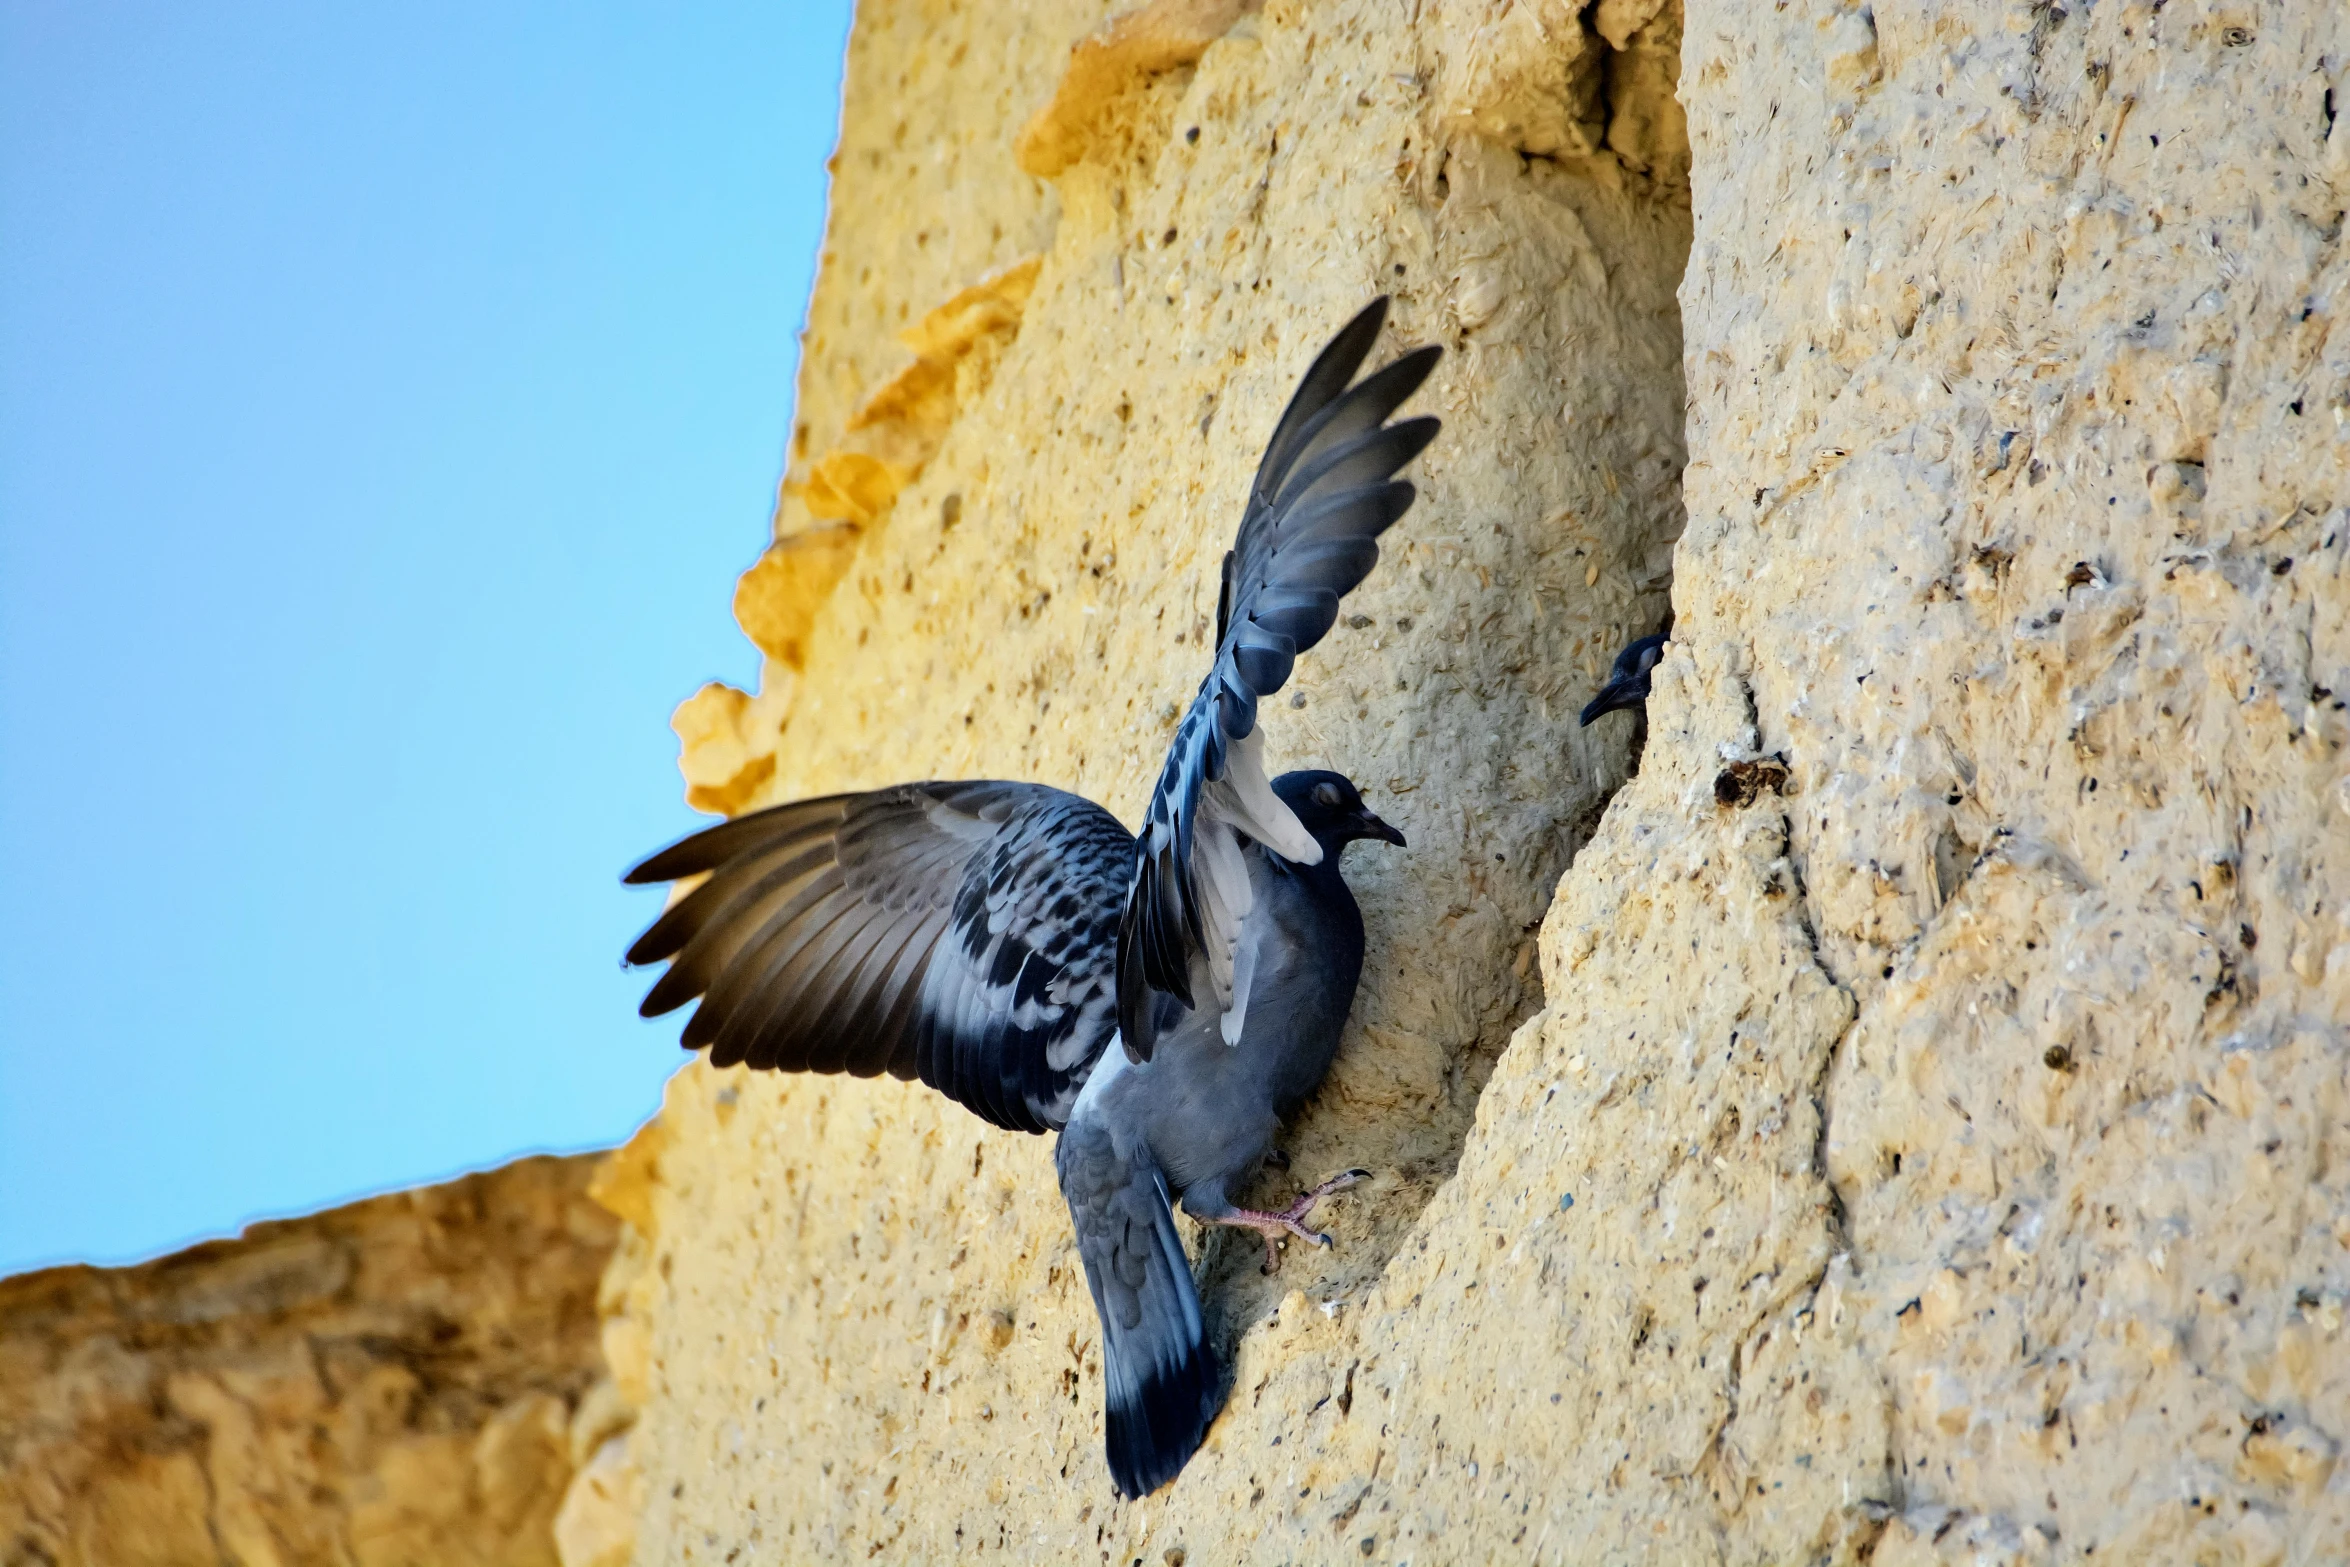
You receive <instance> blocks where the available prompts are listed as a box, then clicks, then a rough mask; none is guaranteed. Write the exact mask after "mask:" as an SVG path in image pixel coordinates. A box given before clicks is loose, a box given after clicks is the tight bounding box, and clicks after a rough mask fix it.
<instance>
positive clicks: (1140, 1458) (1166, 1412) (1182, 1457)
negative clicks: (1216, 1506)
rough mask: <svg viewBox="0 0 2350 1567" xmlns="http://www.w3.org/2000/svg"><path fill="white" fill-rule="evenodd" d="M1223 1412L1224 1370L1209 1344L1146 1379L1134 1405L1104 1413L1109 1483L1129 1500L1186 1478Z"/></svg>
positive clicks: (1113, 1407) (1114, 1403) (1117, 1403)
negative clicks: (1185, 1470)
mask: <svg viewBox="0 0 2350 1567" xmlns="http://www.w3.org/2000/svg"><path fill="white" fill-rule="evenodd" d="M1223 1407H1224V1376H1223V1368H1222V1367H1220V1366H1219V1365H1218V1364H1217V1363H1216V1356H1215V1353H1214V1352H1213V1351H1212V1350H1210V1349H1209V1348H1208V1346H1207V1345H1206V1344H1204V1343H1203V1344H1196V1345H1194V1346H1192V1349H1191V1352H1190V1353H1189V1354H1188V1355H1187V1356H1186V1357H1185V1358H1184V1359H1183V1360H1182V1361H1181V1362H1180V1363H1179V1364H1177V1365H1174V1366H1170V1367H1167V1368H1164V1370H1163V1371H1162V1372H1161V1373H1160V1374H1157V1375H1154V1376H1150V1377H1146V1378H1145V1379H1143V1381H1142V1384H1141V1387H1140V1389H1139V1390H1138V1391H1137V1393H1136V1395H1135V1397H1134V1399H1133V1401H1132V1402H1124V1401H1112V1402H1111V1403H1110V1404H1109V1405H1108V1406H1107V1408H1106V1409H1105V1410H1104V1416H1105V1419H1104V1426H1105V1431H1104V1435H1105V1437H1106V1438H1107V1446H1108V1449H1109V1460H1110V1480H1111V1483H1112V1484H1114V1485H1116V1486H1117V1487H1118V1494H1119V1495H1120V1496H1123V1497H1126V1498H1128V1499H1129V1500H1133V1499H1135V1498H1139V1497H1144V1496H1148V1495H1150V1494H1151V1492H1153V1491H1155V1490H1157V1489H1158V1488H1159V1487H1160V1486H1162V1485H1165V1484H1166V1483H1167V1482H1168V1481H1170V1480H1172V1479H1174V1478H1175V1477H1176V1476H1177V1475H1178V1474H1181V1473H1182V1472H1183V1466H1184V1465H1185V1464H1187V1463H1189V1462H1191V1455H1192V1454H1194V1453H1196V1452H1198V1451H1199V1445H1200V1443H1201V1442H1202V1441H1203V1440H1205V1439H1206V1437H1207V1434H1208V1427H1209V1426H1211V1425H1213V1424H1215V1421H1216V1415H1217V1412H1218V1411H1219V1410H1221V1409H1222V1408H1223Z"/></svg>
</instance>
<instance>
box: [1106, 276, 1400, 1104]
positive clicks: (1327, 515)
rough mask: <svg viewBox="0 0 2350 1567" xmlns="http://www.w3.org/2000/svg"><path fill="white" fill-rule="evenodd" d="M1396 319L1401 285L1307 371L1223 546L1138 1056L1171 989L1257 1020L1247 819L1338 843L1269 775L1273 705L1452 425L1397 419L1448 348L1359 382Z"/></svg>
mask: <svg viewBox="0 0 2350 1567" xmlns="http://www.w3.org/2000/svg"><path fill="white" fill-rule="evenodd" d="M1386 319H1387V301H1386V300H1385V299H1379V300H1375V301H1373V302H1372V303H1371V305H1370V306H1369V307H1368V308H1366V309H1365V310H1363V312H1362V313H1361V314H1359V315H1357V316H1356V317H1355V318H1354V320H1352V321H1350V322H1348V323H1347V325H1346V326H1345V327H1344V328H1342V329H1341V330H1340V331H1339V333H1338V335H1337V336H1336V337H1335V338H1333V339H1332V340H1331V342H1330V345H1329V346H1328V347H1327V348H1325V349H1323V350H1322V353H1321V355H1320V357H1318V358H1317V359H1315V361H1314V363H1313V365H1312V366H1311V367H1310V368H1309V369H1308V370H1307V371H1306V374H1305V378H1304V379H1303V380H1302V381H1301V382H1300V383H1299V384H1298V389H1297V392H1296V394H1295V395H1294V396H1293V397H1291V399H1290V402H1289V407H1288V409H1287V410H1286V411H1285V412H1284V413H1283V414H1282V416H1281V422H1280V424H1279V425H1278V426H1277V427H1276V428H1275V429H1274V432H1273V438H1272V440H1271V441H1270V442H1268V443H1267V445H1266V447H1265V455H1264V459H1263V461H1262V462H1261V463H1259V464H1258V467H1257V476H1256V480H1255V482H1254V483H1253V484H1252V485H1251V486H1250V489H1249V498H1248V507H1247V510H1246V511H1245V513H1244V514H1243V516H1242V520H1241V524H1240V532H1239V536H1238V537H1237V538H1236V539H1235V541H1234V543H1233V547H1232V550H1231V551H1230V553H1228V554H1227V555H1226V556H1225V557H1224V584H1223V594H1222V598H1221V602H1220V604H1219V606H1218V610H1217V616H1216V661H1215V663H1214V665H1213V666H1212V667H1211V668H1210V669H1209V671H1208V675H1207V678H1206V679H1205V680H1203V681H1201V682H1200V688H1199V693H1198V695H1197V696H1195V697H1194V698H1193V699H1192V704H1191V710H1190V711H1189V712H1187V713H1186V714H1185V715H1184V717H1183V722H1182V723H1181V725H1180V726H1178V728H1177V729H1176V731H1175V742H1174V744H1173V746H1171V747H1170V748H1169V750H1168V753H1167V761H1166V765H1165V767H1164V769H1163V770H1162V771H1161V772H1160V774H1159V782H1158V787H1157V788H1156V789H1154V790H1153V791H1152V793H1151V801H1150V809H1149V812H1148V814H1147V816H1146V817H1145V820H1144V822H1143V829H1142V836H1141V839H1140V841H1139V843H1138V844H1137V846H1136V851H1135V862H1134V876H1133V882H1132V886H1131V889H1130V890H1129V892H1128V894H1127V899H1126V907H1125V911H1124V914H1123V917H1122V918H1121V920H1120V922H1119V926H1118V1024H1119V1031H1120V1034H1121V1035H1122V1037H1123V1038H1124V1040H1125V1042H1126V1048H1127V1050H1128V1051H1129V1053H1131V1054H1132V1055H1133V1056H1134V1058H1135V1059H1137V1060H1148V1059H1149V1058H1150V1053H1151V1049H1152V1045H1153V1042H1154V1040H1155V1038H1156V1035H1157V1026H1158V1018H1159V1015H1160V1012H1161V1009H1160V1008H1159V1007H1158V1006H1157V1005H1156V1004H1155V1003H1154V1002H1153V999H1152V998H1153V996H1154V995H1167V996H1173V997H1174V998H1176V999H1177V1000H1178V1001H1180V1002H1181V1003H1182V1004H1183V1005H1185V1006H1197V1005H1199V1004H1200V1002H1201V1001H1202V1000H1203V999H1205V1000H1206V1001H1209V1002H1211V1003H1212V1004H1213V1005H1214V1006H1215V1007H1216V1009H1217V1010H1218V1011H1219V1012H1220V1013H1221V1014H1222V1027H1223V1032H1224V1038H1225V1040H1226V1041H1227V1042H1234V1041H1237V1040H1238V1039H1239V1037H1240V1026H1241V1021H1242V1019H1243V1018H1244V1017H1245V1015H1246V1013H1247V1009H1248V993H1247V991H1248V983H1247V982H1248V975H1247V974H1246V972H1245V971H1244V969H1243V971H1240V972H1236V966H1235V949H1236V946H1237V943H1238V940H1239V934H1240V922H1241V921H1242V919H1244V918H1245V917H1246V916H1247V914H1248V910H1249V903H1250V892H1249V883H1248V875H1247V872H1246V870H1245V869H1244V867H1243V865H1242V862H1241V857H1240V853H1241V838H1242V835H1246V836H1247V837H1249V838H1253V839H1255V840H1256V841H1258V842H1260V843H1262V844H1264V845H1265V846H1266V847H1267V848H1269V849H1272V850H1273V851H1274V852H1276V853H1278V854H1280V855H1282V856H1283V857H1285V858H1287V859H1290V860H1295V861H1298V862H1300V863H1302V864H1308V865H1311V864H1314V863H1316V862H1317V861H1319V860H1320V858H1321V849H1320V847H1319V846H1318V845H1317V844H1316V843H1315V842H1314V840H1313V838H1312V837H1310V836H1309V835H1308V834H1307V833H1306V831H1305V829H1304V828H1303V827H1302V826H1301V825H1300V824H1299V822H1298V820H1297V817H1296V816H1295V814H1293V813H1292V812H1291V811H1290V809H1289V807H1287V806H1286V805H1284V804H1282V803H1281V801H1280V800H1279V799H1278V798H1277V797H1276V796H1275V795H1274V793H1273V791H1272V787H1271V784H1270V782H1269V781H1268V779H1267V778H1266V776H1265V768H1264V762H1263V747H1264V737H1263V735H1262V734H1261V733H1260V732H1259V731H1258V729H1257V704H1258V702H1259V701H1261V700H1262V699H1263V698H1265V697H1268V696H1271V695H1272V694H1273V693H1274V692H1276V691H1278V690H1280V689H1281V687H1282V685H1283V683H1284V682H1286V681H1287V680H1288V679H1289V672H1290V669H1291V667H1292V666H1293V665H1294V664H1295V663H1296V661H1297V655H1298V654H1299V653H1301V652H1303V651H1305V650H1306V649H1307V648H1310V647H1312V646H1313V645H1314V644H1315V643H1317V642H1319V641H1321V640H1322V637H1323V635H1324V634H1325V633H1326V632H1328V631H1329V629H1330V627H1331V625H1332V624H1333V623H1334V622H1335V621H1336V620H1337V619H1338V601H1339V600H1340V598H1342V597H1343V596H1345V594H1346V593H1348V592H1349V591H1350V590H1352V589H1353V587H1354V586H1355V584H1357V583H1359V582H1361V581H1362V580H1363V578H1364V577H1365V576H1367V575H1368V574H1369V573H1370V570H1371V568H1372V566H1373V565H1375V564H1377V562H1378V559H1379V544H1378V538H1379V535H1380V534H1382V533H1384V532H1385V531H1387V529H1388V528H1389V527H1391V526H1393V525H1394V523H1395V522H1396V520H1397V519H1398V518H1400V517H1402V516H1403V514H1404V513H1405V512H1406V511H1407V510H1409V509H1410V507H1411V504H1412V500H1413V497H1414V495H1415V493H1416V492H1415V491H1414V490H1413V488H1412V486H1411V484H1410V483H1409V482H1408V481H1406V480H1400V479H1397V478H1396V477H1395V474H1396V472H1397V471H1398V470H1399V469H1401V468H1402V467H1403V465H1404V464H1405V463H1408V462H1410V461H1411V460H1412V458H1414V457H1415V456H1417V455H1419V453H1420V451H1421V450H1422V449H1423V448H1424V447H1426V446H1427V444H1428V443H1429V442H1430V441H1431V440H1433V439H1435V437H1436V431H1437V427H1438V426H1437V421H1436V420H1434V419H1431V418H1418V419H1404V420H1399V421H1398V422H1396V423H1394V424H1388V423H1387V422H1386V420H1387V417H1388V416H1389V415H1390V414H1392V413H1394V412H1395V410H1396V409H1397V408H1399V407H1401V406H1402V404H1403V401H1404V399H1405V398H1407V397H1409V396H1411V394H1412V393H1413V392H1414V391H1415V390H1417V389H1418V387H1419V385H1420V383H1421V382H1422V381H1424V380H1426V379H1427V376H1428V372H1429V371H1430V370H1431V369H1432V368H1434V366H1435V364H1436V360H1437V358H1438V355H1439V352H1440V350H1438V349H1435V348H1432V347H1431V348H1420V349H1415V350H1413V351H1412V352H1410V353H1408V354H1405V355H1403V356H1402V357H1401V358H1399V359H1397V360H1396V361H1395V362H1393V363H1392V364H1389V365H1387V366H1386V367H1384V368H1383V369H1381V370H1379V371H1377V372H1375V373H1373V374H1371V375H1368V376H1365V377H1364V378H1363V379H1362V380H1361V381H1359V382H1356V383H1355V384H1354V385H1353V386H1351V387H1350V386H1349V385H1348V384H1347V383H1348V382H1350V381H1353V380H1354V374H1355V371H1356V370H1357V369H1358V368H1359V367H1360V366H1361V364H1362V362H1363V359H1364V356H1365V355H1367V354H1369V352H1370V351H1371V345H1372V344H1373V343H1374V342H1376V341H1377V340H1378V337H1379V330H1380V328H1381V326H1382V325H1383V324H1384V323H1385V322H1386ZM1195 973H1196V975H1197V976H1198V978H1199V979H1202V980H1204V982H1205V985H1206V987H1207V989H1208V990H1209V992H1210V994H1209V995H1208V996H1206V997H1205V998H1202V997H1201V996H1200V995H1199V993H1198V992H1199V984H1198V983H1197V982H1195Z"/></svg>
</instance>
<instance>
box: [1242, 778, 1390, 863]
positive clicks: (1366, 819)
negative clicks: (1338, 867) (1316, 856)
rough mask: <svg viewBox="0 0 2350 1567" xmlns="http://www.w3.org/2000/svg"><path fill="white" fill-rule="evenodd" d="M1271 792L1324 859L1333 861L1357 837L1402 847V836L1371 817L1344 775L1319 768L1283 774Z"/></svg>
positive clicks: (1371, 814)
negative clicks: (1312, 837)
mask: <svg viewBox="0 0 2350 1567" xmlns="http://www.w3.org/2000/svg"><path fill="white" fill-rule="evenodd" d="M1273 792H1274V793H1275V794H1277V795H1279V796H1280V797H1281V803H1282V804H1284V805H1286V806H1288V807H1289V808H1290V810H1292V811H1294V812H1295V813H1297V819H1298V821H1299V822H1301V823H1302V824H1303V825H1304V827H1305V830H1306V831H1307V832H1309V833H1312V834H1313V835H1314V841H1315V842H1316V843H1319V844H1320V845H1321V846H1322V853H1323V855H1324V856H1325V857H1326V858H1327V859H1330V860H1335V859H1336V857H1337V854H1338V851H1339V850H1341V849H1343V848H1345V847H1346V846H1347V845H1348V844H1350V843H1352V842H1354V841H1355V840H1356V839H1357V838H1376V839H1378V840H1379V841H1380V842H1381V843H1392V844H1394V845H1396V846H1397V847H1398V848H1401V847H1402V846H1403V841H1404V839H1403V834H1402V833H1400V832H1398V831H1397V830H1396V829H1395V828H1393V827H1391V826H1389V825H1388V824H1387V823H1385V822H1383V821H1381V820H1380V819H1379V818H1378V816H1376V815H1375V814H1373V812H1372V810H1371V808H1370V807H1369V806H1367V805H1365V804H1364V803H1363V795H1362V791H1361V790H1359V789H1357V788H1356V787H1355V786H1354V780H1353V779H1351V778H1349V777H1347V776H1346V774H1344V773H1332V772H1324V771H1321V770H1320V769H1308V770H1305V771H1302V772H1295V773H1283V774H1282V775H1281V776H1280V777H1278V778H1276V779H1274V780H1273Z"/></svg>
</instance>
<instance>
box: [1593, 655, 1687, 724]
mask: <svg viewBox="0 0 2350 1567" xmlns="http://www.w3.org/2000/svg"><path fill="white" fill-rule="evenodd" d="M1667 635H1668V633H1666V632H1662V631H1660V632H1658V633H1657V634H1656V635H1654V636H1650V637H1642V638H1641V639H1640V640H1639V641H1637V642H1634V643H1633V644H1632V645H1631V646H1630V647H1628V648H1626V649H1624V651H1623V652H1621V653H1618V654H1617V655H1616V667H1615V668H1613V669H1611V670H1609V671H1608V677H1607V684H1606V685H1604V686H1602V687H1600V689H1599V695H1597V696H1595V697H1593V698H1592V699H1591V703H1590V705H1589V706H1587V707H1585V708H1584V709H1583V727H1585V728H1586V729H1588V728H1589V727H1591V724H1592V722H1593V720H1595V719H1597V718H1598V717H1599V716H1600V714H1602V713H1612V712H1615V711H1616V710H1617V709H1619V708H1633V709H1640V708H1644V707H1645V706H1646V705H1647V703H1648V677H1649V675H1650V674H1651V673H1652V672H1653V671H1654V670H1655V669H1656V662H1657V660H1658V659H1660V658H1662V657H1664V653H1665V638H1666V636H1667Z"/></svg>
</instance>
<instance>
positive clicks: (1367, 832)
mask: <svg viewBox="0 0 2350 1567" xmlns="http://www.w3.org/2000/svg"><path fill="white" fill-rule="evenodd" d="M1355 831H1356V832H1357V833H1359V834H1360V835H1361V836H1363V837H1365V838H1376V839H1378V840H1379V841H1380V842H1381V843H1392V844H1394V845H1395V846H1396V847H1397V848H1399V849H1402V848H1407V847H1409V845H1407V844H1406V843H1405V842H1404V841H1403V834H1402V833H1401V832H1400V831H1398V830H1397V829H1395V828H1393V827H1390V826H1388V825H1387V823H1385V822H1383V821H1381V820H1380V819H1379V818H1378V817H1377V816H1375V815H1373V814H1372V813H1371V812H1369V811H1365V812H1363V814H1362V816H1361V817H1360V818H1359V819H1358V820H1357V821H1356V822H1355Z"/></svg>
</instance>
